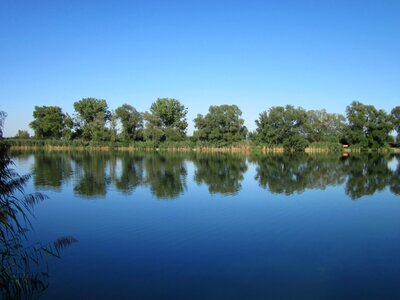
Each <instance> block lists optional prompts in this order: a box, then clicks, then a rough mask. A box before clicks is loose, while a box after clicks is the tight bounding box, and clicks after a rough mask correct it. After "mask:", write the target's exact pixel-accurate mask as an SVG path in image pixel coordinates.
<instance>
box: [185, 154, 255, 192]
mask: <svg viewBox="0 0 400 300" xmlns="http://www.w3.org/2000/svg"><path fill="white" fill-rule="evenodd" d="M193 162H194V164H195V166H196V171H195V175H194V180H195V181H196V183H197V184H202V183H204V184H206V185H207V186H208V191H209V192H210V193H211V194H215V193H221V194H234V193H237V192H239V191H240V189H241V187H242V185H241V182H242V180H243V174H244V172H246V171H247V164H246V160H245V158H244V157H243V156H238V155H232V154H224V153H219V154H196V155H194V157H193Z"/></svg>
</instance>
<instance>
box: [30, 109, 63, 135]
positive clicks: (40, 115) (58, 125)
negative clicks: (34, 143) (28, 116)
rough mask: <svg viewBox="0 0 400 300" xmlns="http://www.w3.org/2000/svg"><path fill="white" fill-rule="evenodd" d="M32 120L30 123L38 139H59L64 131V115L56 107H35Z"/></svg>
mask: <svg viewBox="0 0 400 300" xmlns="http://www.w3.org/2000/svg"><path fill="white" fill-rule="evenodd" d="M33 118H34V120H33V121H32V122H31V123H30V126H31V128H32V129H33V130H34V132H35V137H36V138H39V139H59V138H61V137H62V133H63V130H64V126H65V123H64V120H65V115H64V114H63V112H62V110H61V107H58V106H35V110H34V111H33Z"/></svg>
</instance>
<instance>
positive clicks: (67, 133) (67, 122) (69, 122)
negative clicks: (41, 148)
mask: <svg viewBox="0 0 400 300" xmlns="http://www.w3.org/2000/svg"><path fill="white" fill-rule="evenodd" d="M74 125H75V124H74V120H73V119H72V117H71V116H70V115H69V114H68V113H66V114H65V118H64V129H63V131H62V137H63V139H64V140H67V141H70V140H72V139H73V137H74V133H73V129H74Z"/></svg>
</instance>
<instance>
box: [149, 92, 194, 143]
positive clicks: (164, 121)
mask: <svg viewBox="0 0 400 300" xmlns="http://www.w3.org/2000/svg"><path fill="white" fill-rule="evenodd" d="M186 114H187V108H186V107H185V106H183V105H182V104H181V103H180V102H179V101H178V100H176V99H173V98H158V99H157V101H156V102H154V103H153V104H152V105H151V107H150V113H149V112H146V113H145V114H144V119H145V120H146V126H145V129H144V137H145V139H146V140H150V141H156V142H161V141H181V140H184V139H185V137H186V128H187V126H188V124H187V121H186Z"/></svg>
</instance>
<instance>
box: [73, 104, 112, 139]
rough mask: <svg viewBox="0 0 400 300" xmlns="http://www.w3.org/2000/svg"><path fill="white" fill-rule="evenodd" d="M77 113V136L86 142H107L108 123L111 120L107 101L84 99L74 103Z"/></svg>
mask: <svg viewBox="0 0 400 300" xmlns="http://www.w3.org/2000/svg"><path fill="white" fill-rule="evenodd" d="M74 109H75V111H76V113H77V118H76V119H77V126H78V128H77V135H78V137H81V138H83V139H85V140H93V141H107V140H109V136H110V134H109V131H108V130H107V128H106V122H107V121H109V120H110V118H111V112H110V111H109V110H108V106H107V102H106V100H101V99H96V98H83V99H81V100H79V101H77V102H75V103H74Z"/></svg>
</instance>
